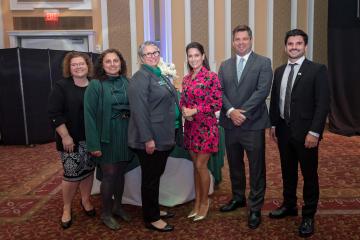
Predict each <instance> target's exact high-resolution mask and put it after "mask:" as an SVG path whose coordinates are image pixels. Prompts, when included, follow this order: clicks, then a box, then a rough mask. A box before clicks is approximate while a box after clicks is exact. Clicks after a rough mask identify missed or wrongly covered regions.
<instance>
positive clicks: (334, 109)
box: [328, 0, 360, 136]
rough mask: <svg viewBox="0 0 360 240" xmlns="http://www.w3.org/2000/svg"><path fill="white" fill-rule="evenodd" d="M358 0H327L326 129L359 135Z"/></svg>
mask: <svg viewBox="0 0 360 240" xmlns="http://www.w3.org/2000/svg"><path fill="white" fill-rule="evenodd" d="M357 4H358V1H357V0H346V1H338V0H329V5H328V6H329V14H328V18H329V19H328V61H329V77H330V89H331V95H332V99H331V105H330V114H329V129H330V131H332V132H334V133H338V134H341V135H346V136H353V135H360V19H359V18H358V17H357V11H358V7H359V6H357Z"/></svg>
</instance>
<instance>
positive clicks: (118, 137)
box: [84, 49, 132, 230]
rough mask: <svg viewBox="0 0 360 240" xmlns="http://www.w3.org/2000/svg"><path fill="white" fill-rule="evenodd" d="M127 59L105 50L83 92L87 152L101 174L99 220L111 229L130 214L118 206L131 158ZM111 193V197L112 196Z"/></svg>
mask: <svg viewBox="0 0 360 240" xmlns="http://www.w3.org/2000/svg"><path fill="white" fill-rule="evenodd" d="M127 88H128V79H127V78H126V62H125V60H124V58H123V56H122V55H121V53H120V52H119V51H118V50H116V49H108V50H105V51H104V52H103V53H101V55H100V56H99V58H98V59H97V62H96V64H95V79H93V80H92V81H91V82H90V84H89V87H88V88H87V90H86V92H85V99H84V114H85V130H86V142H87V146H88V151H89V152H90V154H91V155H92V158H93V159H94V161H95V162H96V163H97V166H98V167H100V170H101V173H102V179H101V185H100V193H101V200H102V213H101V220H102V222H103V223H104V224H105V225H106V226H107V227H109V228H110V229H112V230H118V229H119V228H120V225H119V223H118V221H117V220H116V219H115V216H118V217H120V218H122V219H123V220H124V221H127V222H128V221H130V217H129V216H128V214H127V213H126V212H125V211H124V210H123V209H122V207H121V200H122V195H123V191H124V174H125V170H126V167H127V165H128V163H129V161H130V160H131V159H132V154H131V151H130V149H129V148H128V147H127V144H126V143H127V130H128V122H129V115H130V111H129V101H128V95H127ZM113 196H114V199H113Z"/></svg>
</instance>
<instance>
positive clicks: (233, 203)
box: [220, 199, 246, 212]
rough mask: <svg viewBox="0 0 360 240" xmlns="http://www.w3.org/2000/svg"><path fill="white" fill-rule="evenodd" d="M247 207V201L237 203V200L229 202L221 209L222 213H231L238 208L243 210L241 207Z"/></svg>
mask: <svg viewBox="0 0 360 240" xmlns="http://www.w3.org/2000/svg"><path fill="white" fill-rule="evenodd" d="M245 206H246V201H245V200H242V201H237V200H234V199H232V200H230V202H228V203H227V204H225V205H224V206H222V207H221V208H220V212H230V211H234V210H235V209H237V208H239V207H240V208H241V207H245Z"/></svg>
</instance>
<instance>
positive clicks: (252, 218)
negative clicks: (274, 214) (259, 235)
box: [248, 211, 261, 229]
mask: <svg viewBox="0 0 360 240" xmlns="http://www.w3.org/2000/svg"><path fill="white" fill-rule="evenodd" d="M260 223H261V212H260V211H256V212H253V211H250V215H249V219H248V226H249V228H251V229H256V228H257V227H259V225H260Z"/></svg>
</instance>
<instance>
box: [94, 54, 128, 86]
mask: <svg viewBox="0 0 360 240" xmlns="http://www.w3.org/2000/svg"><path fill="white" fill-rule="evenodd" d="M108 53H115V54H116V55H117V56H118V57H119V59H120V72H119V75H120V76H124V77H126V74H127V68H126V61H125V59H124V57H123V55H122V54H121V53H120V51H119V50H117V49H114V48H109V49H107V50H105V51H103V52H102V53H101V54H100V56H99V57H98V58H97V60H96V63H95V71H94V78H96V79H98V80H105V79H107V78H108V76H107V74H106V72H105V70H104V67H103V60H104V57H105V56H106V54H108Z"/></svg>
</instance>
